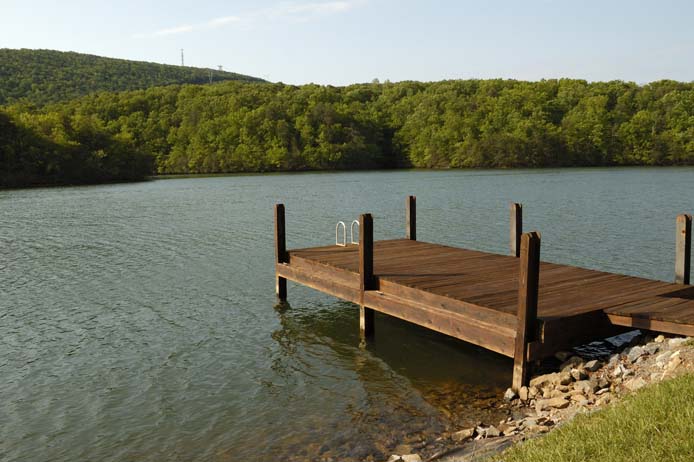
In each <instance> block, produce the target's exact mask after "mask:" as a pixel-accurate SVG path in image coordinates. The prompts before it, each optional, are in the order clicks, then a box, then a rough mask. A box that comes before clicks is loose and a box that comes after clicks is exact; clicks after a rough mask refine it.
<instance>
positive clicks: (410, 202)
mask: <svg viewBox="0 0 694 462" xmlns="http://www.w3.org/2000/svg"><path fill="white" fill-rule="evenodd" d="M405 238H406V239H409V240H411V241H416V240H417V196H407V201H406V202H405Z"/></svg>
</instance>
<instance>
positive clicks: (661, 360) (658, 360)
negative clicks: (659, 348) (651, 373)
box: [655, 351, 672, 367]
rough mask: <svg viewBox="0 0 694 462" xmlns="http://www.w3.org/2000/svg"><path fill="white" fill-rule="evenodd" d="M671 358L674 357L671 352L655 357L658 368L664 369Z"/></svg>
mask: <svg viewBox="0 0 694 462" xmlns="http://www.w3.org/2000/svg"><path fill="white" fill-rule="evenodd" d="M670 356H672V352H671V351H666V352H665V353H661V354H659V355H658V356H656V357H655V364H656V366H659V367H663V366H665V364H666V363H667V362H668V360H669V359H670Z"/></svg>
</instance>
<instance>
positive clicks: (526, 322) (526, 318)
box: [512, 232, 541, 392]
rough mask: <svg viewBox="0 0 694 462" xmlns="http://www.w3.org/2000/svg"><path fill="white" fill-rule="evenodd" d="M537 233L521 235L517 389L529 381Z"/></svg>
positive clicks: (515, 365)
mask: <svg viewBox="0 0 694 462" xmlns="http://www.w3.org/2000/svg"><path fill="white" fill-rule="evenodd" d="M540 241H541V237H540V233H538V232H531V233H526V234H523V235H522V236H521V240H520V269H519V273H518V315H517V318H518V325H517V327H516V345H515V351H514V356H513V358H514V359H513V384H512V388H513V389H514V390H515V391H516V392H517V391H518V390H519V389H520V388H521V387H522V386H525V385H528V381H529V380H530V364H529V363H528V346H527V345H528V343H529V342H532V341H534V340H535V336H536V333H537V294H538V289H539V282H540Z"/></svg>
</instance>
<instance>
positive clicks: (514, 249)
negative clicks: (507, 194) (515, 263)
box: [510, 202, 523, 258]
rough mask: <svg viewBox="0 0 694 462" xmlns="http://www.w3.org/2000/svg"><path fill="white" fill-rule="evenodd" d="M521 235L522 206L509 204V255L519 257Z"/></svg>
mask: <svg viewBox="0 0 694 462" xmlns="http://www.w3.org/2000/svg"><path fill="white" fill-rule="evenodd" d="M521 234H523V205H522V204H517V203H515V202H514V203H512V204H511V236H510V237H511V239H510V248H511V255H513V256H515V257H516V258H517V257H520V251H521V249H520V244H521Z"/></svg>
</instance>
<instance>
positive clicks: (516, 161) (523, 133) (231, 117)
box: [0, 79, 694, 174]
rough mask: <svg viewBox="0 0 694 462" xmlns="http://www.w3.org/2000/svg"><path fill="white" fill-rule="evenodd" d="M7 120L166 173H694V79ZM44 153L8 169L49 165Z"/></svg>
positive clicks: (259, 87)
mask: <svg viewBox="0 0 694 462" xmlns="http://www.w3.org/2000/svg"><path fill="white" fill-rule="evenodd" d="M3 110H4V111H5V113H6V118H7V119H8V120H9V121H10V123H12V124H15V125H16V126H17V127H19V129H21V130H24V131H25V132H26V133H31V136H35V137H37V139H40V140H42V141H41V142H42V143H43V142H50V143H53V145H55V146H60V147H70V149H76V150H78V151H80V150H81V151H80V152H83V153H90V155H91V156H92V157H95V158H98V159H101V161H100V162H105V161H104V159H109V161H112V163H110V164H108V167H107V168H116V169H117V168H120V167H116V166H117V165H120V166H122V165H125V164H127V163H128V162H133V165H136V166H137V169H141V168H143V166H145V165H151V168H152V173H160V174H164V173H166V174H176V173H224V172H264V171H294V170H325V169H370V168H396V167H417V168H478V167H484V168H511V167H558V166H609V165H685V164H694V83H681V82H675V81H658V82H653V83H650V84H647V85H637V84H635V83H628V82H622V81H612V82H595V83H589V82H586V81H583V80H571V79H559V80H543V81H539V82H524V81H515V80H455V81H442V82H434V83H422V82H399V83H389V82H386V83H382V84H380V83H370V84H358V85H350V86H346V87H332V86H320V85H302V86H293V85H285V84H282V83H277V84H269V83H242V82H222V83H218V84H213V85H172V86H167V87H154V88H149V89H146V90H140V91H129V92H122V93H99V94H94V95H90V96H86V97H83V98H80V99H76V100H71V101H67V102H63V103H56V104H51V105H48V106H44V107H33V106H30V105H26V104H15V105H11V106H6V107H5V108H4V109H3ZM27 136H29V135H27ZM3 142H4V143H7V140H5V141H3V140H2V139H0V143H3ZM1 146H2V145H1V144H0V149H2V148H1ZM40 151H41V150H40V148H37V149H36V150H35V152H34V157H31V158H29V159H27V158H25V157H24V156H25V153H24V151H22V149H21V147H20V148H19V150H17V148H16V147H15V148H13V152H14V153H15V154H14V156H15V157H13V160H11V162H15V164H14V165H15V166H16V165H17V164H16V163H17V162H20V163H21V162H23V163H22V164H21V165H23V167H18V169H19V170H22V169H23V168H28V167H29V166H32V165H33V166H36V165H40V166H41V168H45V166H46V165H50V164H51V162H53V161H54V160H55V154H51V153H52V152H55V149H54V150H53V151H50V150H48V151H46V152H45V153H43V154H41V153H40ZM2 152H4V151H2V150H0V153H2ZM85 155H86V154H85ZM128 156H129V157H128ZM115 158H118V159H122V160H123V162H125V164H124V163H123V162H121V163H118V162H115V161H113V159H115ZM71 159H72V157H71ZM126 159H127V160H126ZM144 159H151V163H150V164H147V163H146V162H145V161H144ZM90 162H91V161H90ZM104 165H106V164H104ZM61 168H62V167H61ZM69 169H70V168H64V169H63V170H64V171H67V170H69ZM19 170H17V171H19ZM39 170H40V169H39ZM135 170H136V169H135V168H133V171H135ZM138 171H139V170H138ZM140 173H141V172H140ZM140 173H138V174H140Z"/></svg>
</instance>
